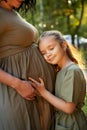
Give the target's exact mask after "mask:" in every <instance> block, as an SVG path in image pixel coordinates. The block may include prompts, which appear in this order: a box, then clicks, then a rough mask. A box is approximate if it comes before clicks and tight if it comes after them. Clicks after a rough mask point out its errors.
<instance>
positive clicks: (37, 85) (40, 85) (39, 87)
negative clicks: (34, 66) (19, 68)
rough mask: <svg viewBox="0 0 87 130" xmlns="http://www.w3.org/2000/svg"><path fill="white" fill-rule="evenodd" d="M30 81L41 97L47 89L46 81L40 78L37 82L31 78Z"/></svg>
mask: <svg viewBox="0 0 87 130" xmlns="http://www.w3.org/2000/svg"><path fill="white" fill-rule="evenodd" d="M29 80H31V81H32V83H31V84H32V86H33V87H34V88H35V89H36V90H37V91H38V92H39V93H40V95H41V96H42V95H43V93H44V91H45V90H46V89H45V85H44V81H43V79H41V78H39V81H40V82H38V81H36V80H35V79H33V78H31V77H29Z"/></svg>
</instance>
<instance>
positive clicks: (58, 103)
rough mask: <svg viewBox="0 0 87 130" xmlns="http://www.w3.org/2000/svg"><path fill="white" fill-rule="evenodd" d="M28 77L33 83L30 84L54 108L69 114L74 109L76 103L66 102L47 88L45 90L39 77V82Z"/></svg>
mask: <svg viewBox="0 0 87 130" xmlns="http://www.w3.org/2000/svg"><path fill="white" fill-rule="evenodd" d="M29 79H30V80H31V81H32V82H33V83H34V84H33V83H32V85H33V86H34V88H35V89H36V90H37V91H38V92H39V93H40V95H41V96H42V97H43V98H44V99H46V100H47V101H48V102H49V103H50V104H51V105H53V106H54V107H55V108H57V109H58V110H61V111H63V112H65V113H67V114H71V113H72V112H73V111H74V110H75V107H76V105H75V104H74V103H72V102H66V101H64V100H63V99H60V98H58V97H56V96H54V95H53V94H51V93H50V92H49V91H48V90H46V89H45V86H44V82H43V80H42V79H41V78H39V79H40V83H39V82H37V81H36V80H34V79H32V78H29Z"/></svg>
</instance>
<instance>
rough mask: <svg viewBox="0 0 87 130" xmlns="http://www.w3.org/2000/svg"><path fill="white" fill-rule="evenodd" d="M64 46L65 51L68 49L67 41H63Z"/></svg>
mask: <svg viewBox="0 0 87 130" xmlns="http://www.w3.org/2000/svg"><path fill="white" fill-rule="evenodd" d="M62 48H63V49H64V51H66V49H67V43H66V41H63V43H62Z"/></svg>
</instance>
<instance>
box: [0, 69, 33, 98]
mask: <svg viewBox="0 0 87 130" xmlns="http://www.w3.org/2000/svg"><path fill="white" fill-rule="evenodd" d="M0 82H1V83H3V84H6V85H8V86H10V87H12V88H14V89H15V90H16V91H17V92H18V93H19V94H20V95H21V96H22V97H24V98H26V99H29V100H30V98H33V97H34V96H35V91H34V89H33V87H32V86H31V84H30V83H29V82H28V81H22V80H20V79H18V78H16V77H14V76H12V75H10V74H8V73H6V72H5V71H3V70H1V69H0Z"/></svg>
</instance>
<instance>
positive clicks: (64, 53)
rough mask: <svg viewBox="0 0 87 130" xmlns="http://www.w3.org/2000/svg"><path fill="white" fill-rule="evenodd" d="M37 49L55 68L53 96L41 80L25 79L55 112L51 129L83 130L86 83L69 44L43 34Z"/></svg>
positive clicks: (54, 35) (85, 125) (56, 34)
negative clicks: (56, 71)
mask: <svg viewBox="0 0 87 130" xmlns="http://www.w3.org/2000/svg"><path fill="white" fill-rule="evenodd" d="M39 49H40V52H41V53H42V55H43V57H44V58H45V60H46V61H47V62H48V63H50V64H53V65H57V68H58V70H59V72H58V73H57V76H56V83H55V96H54V95H53V94H51V93H50V92H49V91H48V90H47V89H45V86H44V81H43V79H41V78H39V81H40V82H38V81H36V80H34V79H32V78H29V79H30V80H31V81H32V82H33V83H32V84H33V86H34V88H35V89H36V90H37V91H38V92H39V94H40V95H41V96H42V97H43V98H45V99H46V100H47V101H48V102H49V103H50V104H52V105H53V106H54V107H55V109H56V112H55V130H87V122H86V117H85V115H84V113H83V111H82V107H83V105H84V98H85V94H86V81H85V78H84V75H83V73H82V70H81V69H80V67H79V66H78V65H77V64H78V61H77V60H76V59H75V57H74V56H73V54H72V53H71V50H70V48H69V45H68V44H67V42H66V40H65V39H64V37H63V36H62V34H61V33H60V32H58V31H46V32H43V34H42V35H41V38H40V40H39Z"/></svg>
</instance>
